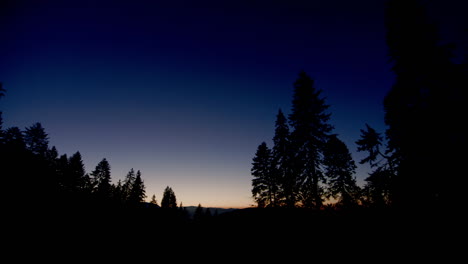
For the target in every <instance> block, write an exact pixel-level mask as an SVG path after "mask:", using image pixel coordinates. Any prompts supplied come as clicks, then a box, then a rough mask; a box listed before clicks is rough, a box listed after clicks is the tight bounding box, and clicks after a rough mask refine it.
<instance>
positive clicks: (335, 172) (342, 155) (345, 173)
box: [323, 135, 360, 208]
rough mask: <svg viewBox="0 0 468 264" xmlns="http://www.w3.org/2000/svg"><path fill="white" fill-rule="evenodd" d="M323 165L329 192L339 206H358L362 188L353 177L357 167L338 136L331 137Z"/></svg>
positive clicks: (326, 146) (326, 147)
mask: <svg viewBox="0 0 468 264" xmlns="http://www.w3.org/2000/svg"><path fill="white" fill-rule="evenodd" d="M323 164H324V165H325V168H326V170H325V175H326V177H327V179H328V181H327V182H328V191H329V193H330V195H331V197H333V198H334V199H336V200H337V205H338V206H339V207H343V208H350V207H353V206H356V205H357V204H358V202H359V194H360V188H359V186H357V184H356V178H355V177H354V176H353V175H354V173H355V172H356V168H357V167H356V164H355V163H354V160H353V158H352V157H351V153H350V152H349V149H348V147H347V146H346V144H345V143H344V142H343V141H341V140H340V139H339V138H338V136H337V135H332V136H330V138H329V140H328V141H327V144H326V145H325V150H324V160H323Z"/></svg>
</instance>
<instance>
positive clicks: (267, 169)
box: [251, 142, 276, 207]
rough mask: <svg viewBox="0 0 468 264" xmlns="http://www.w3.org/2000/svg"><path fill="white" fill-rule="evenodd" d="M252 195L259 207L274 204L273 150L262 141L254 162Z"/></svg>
mask: <svg viewBox="0 0 468 264" xmlns="http://www.w3.org/2000/svg"><path fill="white" fill-rule="evenodd" d="M251 174H252V176H253V177H254V178H253V179H252V196H253V198H254V200H255V201H256V202H257V205H258V207H265V206H272V205H273V204H274V196H273V194H274V192H275V188H276V186H275V180H274V175H273V173H272V163H271V151H270V149H269V148H268V146H267V144H266V143H265V142H262V143H261V144H260V145H259V146H258V148H257V152H256V153H255V157H254V158H253V162H252V169H251Z"/></svg>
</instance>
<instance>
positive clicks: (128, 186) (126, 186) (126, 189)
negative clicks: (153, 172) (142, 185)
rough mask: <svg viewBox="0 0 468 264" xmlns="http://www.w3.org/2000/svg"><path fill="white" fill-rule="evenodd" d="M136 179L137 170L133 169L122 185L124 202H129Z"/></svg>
mask: <svg viewBox="0 0 468 264" xmlns="http://www.w3.org/2000/svg"><path fill="white" fill-rule="evenodd" d="M135 179H136V176H135V170H134V169H133V168H131V169H130V171H129V172H128V173H127V175H126V176H125V179H124V181H123V184H122V198H123V200H124V201H127V200H128V198H129V196H130V192H131V190H132V187H133V184H134V183H135Z"/></svg>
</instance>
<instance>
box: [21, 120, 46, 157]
mask: <svg viewBox="0 0 468 264" xmlns="http://www.w3.org/2000/svg"><path fill="white" fill-rule="evenodd" d="M24 141H25V143H26V147H27V149H28V150H29V151H31V152H32V153H33V154H35V155H39V156H41V157H44V156H45V154H46V152H47V149H48V147H49V138H48V136H47V133H46V132H45V130H44V128H43V127H42V125H41V123H35V124H34V125H32V126H30V127H27V128H26V131H25V132H24Z"/></svg>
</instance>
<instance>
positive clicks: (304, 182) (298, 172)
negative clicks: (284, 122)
mask: <svg viewBox="0 0 468 264" xmlns="http://www.w3.org/2000/svg"><path fill="white" fill-rule="evenodd" d="M321 93H322V91H321V90H318V89H316V88H315V87H314V80H312V79H311V78H310V77H309V76H308V75H307V74H306V73H305V72H301V73H300V74H299V77H298V79H297V80H296V82H295V83H294V96H293V101H292V111H291V114H290V115H289V123H290V126H291V128H293V129H294V130H293V131H292V132H291V147H292V151H293V152H294V156H293V158H292V163H291V164H292V166H291V167H292V173H294V175H295V176H294V177H295V178H297V179H298V181H299V182H300V191H299V194H300V200H301V203H302V205H303V206H304V207H310V208H312V207H313V208H320V207H321V206H322V202H323V187H322V186H321V184H322V183H323V181H324V179H325V178H324V176H323V171H322V165H323V160H322V156H323V154H322V152H323V147H324V144H325V142H327V138H328V134H329V133H330V132H331V130H332V129H333V127H332V126H331V125H330V124H328V121H329V119H330V114H328V113H326V110H327V109H328V108H329V106H328V105H326V104H325V99H324V98H322V97H321Z"/></svg>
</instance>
